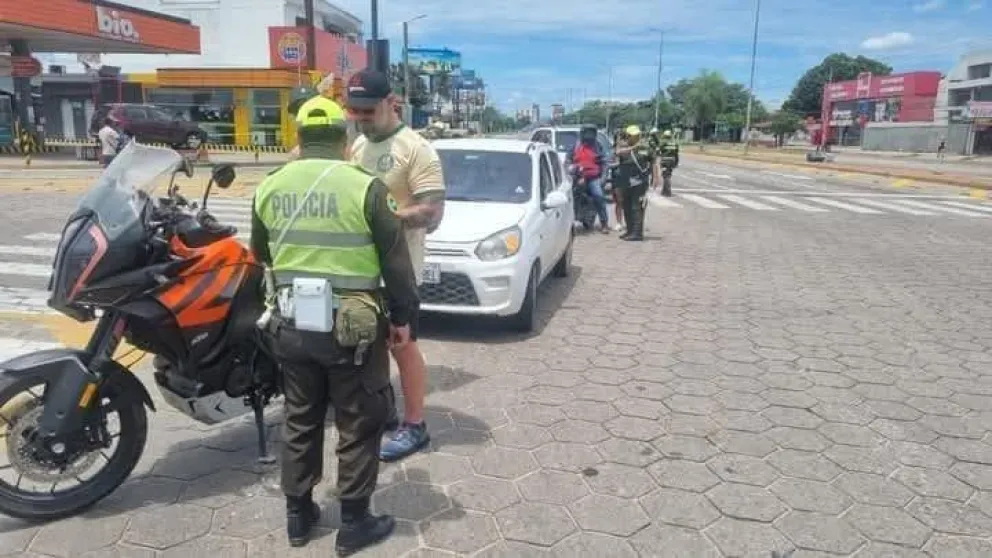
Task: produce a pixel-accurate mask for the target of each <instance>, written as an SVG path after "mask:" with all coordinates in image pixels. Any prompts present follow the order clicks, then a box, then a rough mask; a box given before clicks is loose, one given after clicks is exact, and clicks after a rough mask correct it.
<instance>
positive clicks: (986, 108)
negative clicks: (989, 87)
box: [963, 101, 992, 118]
mask: <svg viewBox="0 0 992 558" xmlns="http://www.w3.org/2000/svg"><path fill="white" fill-rule="evenodd" d="M963 116H964V117H965V118H992V102H990V101H969V102H968V108H967V109H966V110H965V111H964V115H963Z"/></svg>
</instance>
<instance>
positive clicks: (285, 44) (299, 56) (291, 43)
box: [276, 33, 307, 64]
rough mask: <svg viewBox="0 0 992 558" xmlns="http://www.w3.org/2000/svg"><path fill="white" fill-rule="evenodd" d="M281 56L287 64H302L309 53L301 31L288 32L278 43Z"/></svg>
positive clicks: (277, 48)
mask: <svg viewBox="0 0 992 558" xmlns="http://www.w3.org/2000/svg"><path fill="white" fill-rule="evenodd" d="M276 51H277V52H278V53H279V58H280V59H281V60H282V61H283V62H285V63H287V64H301V63H303V59H304V58H305V57H306V55H307V42H306V41H305V40H304V39H303V37H301V36H300V34H299V33H286V34H285V35H283V36H282V37H279V43H278V44H277V45H276Z"/></svg>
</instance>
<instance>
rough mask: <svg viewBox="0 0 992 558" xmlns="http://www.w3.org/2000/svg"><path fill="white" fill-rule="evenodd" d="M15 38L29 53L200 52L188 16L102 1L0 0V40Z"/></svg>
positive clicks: (0, 42) (196, 29) (197, 33)
mask: <svg viewBox="0 0 992 558" xmlns="http://www.w3.org/2000/svg"><path fill="white" fill-rule="evenodd" d="M29 4H33V5H30V6H29ZM18 40H19V41H24V42H25V43H27V47H28V49H29V50H30V51H31V52H66V53H100V54H107V53H144V54H199V53H200V28H199V27H196V26H194V25H192V24H191V23H190V22H189V21H188V20H185V19H180V18H176V17H172V16H167V15H164V14H159V13H155V12H149V11H146V10H141V9H138V8H132V7H130V6H123V5H120V4H115V3H113V2H104V1H103V0H45V1H44V2H40V1H38V2H25V0H0V45H6V44H9V43H10V41H18Z"/></svg>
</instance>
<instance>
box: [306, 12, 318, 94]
mask: <svg viewBox="0 0 992 558" xmlns="http://www.w3.org/2000/svg"><path fill="white" fill-rule="evenodd" d="M313 3H314V0H304V1H303V19H305V20H306V25H307V70H316V69H317V31H316V27H315V26H314V24H313V21H314V7H313ZM309 79H310V78H307V80H308V83H309Z"/></svg>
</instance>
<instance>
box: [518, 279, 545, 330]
mask: <svg viewBox="0 0 992 558" xmlns="http://www.w3.org/2000/svg"><path fill="white" fill-rule="evenodd" d="M540 276H541V275H540V272H539V271H538V267H537V264H534V267H532V268H531V270H530V277H529V278H528V279H527V294H526V296H524V302H523V304H521V305H520V311H519V312H517V313H516V314H514V315H513V317H512V318H510V324H511V326H512V327H513V329H514V330H515V331H519V332H520V333H530V332H532V331H534V327H535V326H536V325H537V287H538V283H539V280H538V278H539V277H540Z"/></svg>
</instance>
